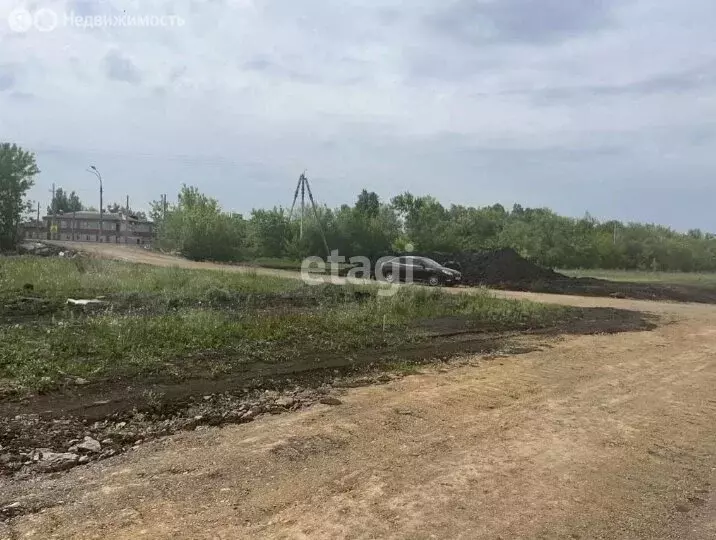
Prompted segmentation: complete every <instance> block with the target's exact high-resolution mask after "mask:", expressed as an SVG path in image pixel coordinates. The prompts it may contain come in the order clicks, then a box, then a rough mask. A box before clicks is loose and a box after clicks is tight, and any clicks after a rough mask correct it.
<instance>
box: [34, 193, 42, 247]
mask: <svg viewBox="0 0 716 540" xmlns="http://www.w3.org/2000/svg"><path fill="white" fill-rule="evenodd" d="M40 230H41V229H40V202H39V201H38V202H37V221H36V222H35V232H36V233H37V239H38V240H39V239H40Z"/></svg>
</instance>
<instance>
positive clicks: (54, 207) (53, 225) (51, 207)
mask: <svg viewBox="0 0 716 540" xmlns="http://www.w3.org/2000/svg"><path fill="white" fill-rule="evenodd" d="M51 191H52V201H51V202H50V209H51V210H52V219H51V220H50V240H52V239H53V238H52V230H53V229H54V228H55V221H56V217H57V209H56V206H57V205H56V204H55V183H54V182H52V190H51Z"/></svg>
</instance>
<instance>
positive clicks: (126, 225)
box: [124, 195, 129, 244]
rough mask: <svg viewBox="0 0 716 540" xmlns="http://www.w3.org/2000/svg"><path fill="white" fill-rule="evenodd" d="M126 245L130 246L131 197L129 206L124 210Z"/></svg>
mask: <svg viewBox="0 0 716 540" xmlns="http://www.w3.org/2000/svg"><path fill="white" fill-rule="evenodd" d="M124 210H125V214H126V215H125V216H124V243H125V244H129V195H127V206H126V207H125V208H124Z"/></svg>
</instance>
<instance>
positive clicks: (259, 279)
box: [0, 257, 302, 298]
mask: <svg viewBox="0 0 716 540" xmlns="http://www.w3.org/2000/svg"><path fill="white" fill-rule="evenodd" d="M26 284H31V285H32V287H33V291H34V292H35V293H40V294H43V295H50V296H70V295H76V294H78V293H81V294H84V295H85V296H87V295H92V294H95V295H96V294H111V293H124V292H135V293H163V294H168V295H179V296H184V297H188V298H191V297H197V298H199V297H201V296H203V295H204V294H205V293H206V291H208V290H210V289H216V288H223V289H229V290H232V291H241V292H257V293H258V292H265V293H269V292H278V291H289V290H293V289H296V288H299V287H301V286H302V284H301V283H300V282H299V281H296V280H287V279H282V278H279V277H271V276H258V275H257V274H256V273H255V272H253V273H252V272H247V273H241V272H222V271H218V270H186V269H181V268H175V267H169V268H158V267H153V266H145V265H141V264H130V263H124V262H119V261H106V260H100V259H86V258H75V259H62V258H39V257H5V258H0V293H6V292H15V291H22V290H24V287H25V285H26Z"/></svg>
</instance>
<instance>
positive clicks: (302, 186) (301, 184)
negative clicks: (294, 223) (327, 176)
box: [288, 171, 331, 256]
mask: <svg viewBox="0 0 716 540" xmlns="http://www.w3.org/2000/svg"><path fill="white" fill-rule="evenodd" d="M299 190H300V191H301V222H300V233H299V238H303V213H304V208H305V206H306V192H308V199H309V200H310V201H311V207H312V208H313V215H314V216H315V217H316V223H318V230H319V231H321V239H322V240H323V247H324V248H326V254H327V255H328V256H330V255H331V250H330V249H328V242H326V235H325V234H324V232H323V226H322V225H321V220H320V218H319V217H318V208H316V201H315V200H314V199H313V193H312V192H311V184H309V183H308V178H306V173H305V171H304V172H303V173H302V174H301V176H300V177H299V178H298V184H297V185H296V192H295V193H294V194H293V204H292V205H291V211H290V212H289V214H288V220H289V221H291V218H292V217H293V209H294V208H295V207H296V201H297V200H298V192H299Z"/></svg>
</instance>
